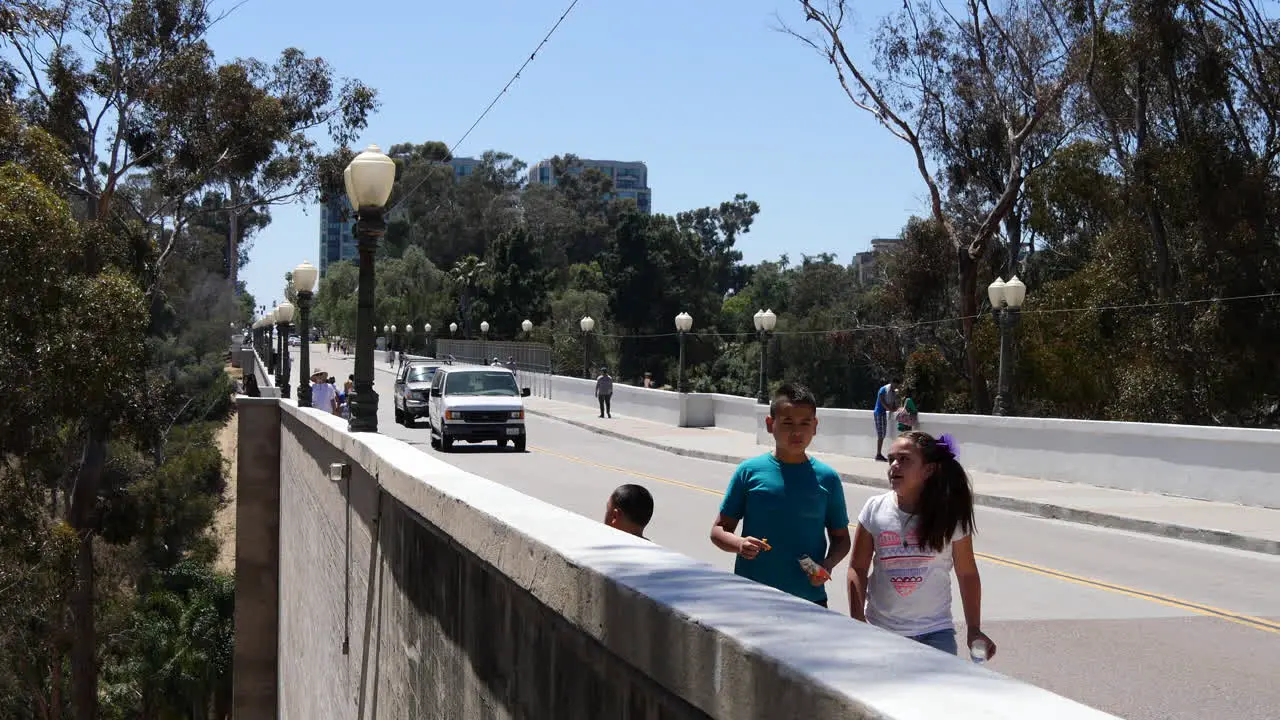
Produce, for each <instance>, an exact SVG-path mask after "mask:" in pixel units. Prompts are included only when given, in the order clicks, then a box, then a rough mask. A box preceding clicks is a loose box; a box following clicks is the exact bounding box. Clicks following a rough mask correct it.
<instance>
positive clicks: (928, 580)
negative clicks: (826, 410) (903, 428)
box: [849, 431, 996, 659]
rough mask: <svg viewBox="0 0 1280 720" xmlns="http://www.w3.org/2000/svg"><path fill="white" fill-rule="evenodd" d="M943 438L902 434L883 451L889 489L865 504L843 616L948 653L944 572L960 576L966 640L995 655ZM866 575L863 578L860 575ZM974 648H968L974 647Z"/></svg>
mask: <svg viewBox="0 0 1280 720" xmlns="http://www.w3.org/2000/svg"><path fill="white" fill-rule="evenodd" d="M957 449H958V448H957V447H956V444H955V441H954V440H953V439H952V438H951V436H950V435H943V436H942V437H940V438H936V439H935V438H934V437H933V436H932V435H930V434H928V433H924V432H919V431H911V432H905V433H903V434H902V435H901V436H899V437H898V439H897V440H894V442H893V446H892V447H891V448H890V450H889V485H890V486H891V487H892V488H893V489H892V490H891V491H889V492H887V493H885V494H883V495H877V496H876V497H873V498H871V499H870V500H868V501H867V504H866V505H865V506H863V508H862V512H861V513H860V514H859V515H858V529H857V532H856V534H855V536H854V539H853V553H852V555H850V557H849V605H850V607H849V614H850V615H852V616H853V618H854V619H855V620H862V621H864V622H868V623H870V624H872V625H875V626H876V627H881V628H884V629H886V630H889V631H892V632H895V633H897V634H899V635H905V636H906V637H909V638H911V639H913V640H916V641H918V642H921V643H924V644H925V645H928V646H930V647H933V648H937V649H938V650H942V651H943V652H947V653H951V654H952V655H955V654H956V652H957V650H958V648H957V643H956V630H955V623H954V622H953V621H952V619H951V571H952V569H954V570H955V573H956V578H957V579H958V580H959V581H960V583H959V584H960V600H961V603H962V604H963V605H964V619H965V626H966V628H967V630H968V635H969V637H968V642H967V643H966V644H967V645H968V646H969V648H970V651H971V652H972V653H973V654H974V657H975V658H980V659H985V658H990V657H993V656H995V654H996V645H995V643H993V642H991V638H989V637H987V636H986V635H985V634H983V632H982V579H981V578H980V577H979V576H978V565H977V562H976V561H975V560H974V558H973V537H972V533H973V530H974V523H973V492H972V490H971V489H970V487H969V477H968V475H966V474H965V471H964V468H963V467H961V466H960V463H959V461H958V460H957V459H956V456H957V454H958V453H957ZM868 572H870V577H868ZM975 646H976V647H975Z"/></svg>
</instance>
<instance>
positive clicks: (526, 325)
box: [520, 320, 533, 335]
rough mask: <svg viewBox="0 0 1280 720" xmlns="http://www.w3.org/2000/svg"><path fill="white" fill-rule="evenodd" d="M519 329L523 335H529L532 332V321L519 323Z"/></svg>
mask: <svg viewBox="0 0 1280 720" xmlns="http://www.w3.org/2000/svg"><path fill="white" fill-rule="evenodd" d="M520 329H521V330H523V331H524V334H525V335H528V334H529V333H531V332H533V321H532V320H525V321H524V322H521V323H520Z"/></svg>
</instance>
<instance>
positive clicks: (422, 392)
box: [391, 360, 442, 427]
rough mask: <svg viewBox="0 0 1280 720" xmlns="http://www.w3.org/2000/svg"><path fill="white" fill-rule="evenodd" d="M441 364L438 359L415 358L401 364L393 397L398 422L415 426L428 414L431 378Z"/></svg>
mask: <svg viewBox="0 0 1280 720" xmlns="http://www.w3.org/2000/svg"><path fill="white" fill-rule="evenodd" d="M441 364H442V363H440V362H439V361H437V360H413V361H411V362H407V363H405V364H403V365H401V366H400V370H399V372H397V373H396V384H395V389H394V390H393V391H392V399H391V402H392V404H393V405H395V409H396V422H398V423H400V424H401V425H404V426H405V427H413V424H414V422H415V421H417V419H418V418H420V417H426V416H427V401H428V400H429V399H430V396H431V380H432V379H433V378H434V377H435V374H436V369H437V368H439V367H440V365H441Z"/></svg>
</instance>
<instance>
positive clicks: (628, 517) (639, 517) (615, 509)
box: [604, 485, 653, 539]
mask: <svg viewBox="0 0 1280 720" xmlns="http://www.w3.org/2000/svg"><path fill="white" fill-rule="evenodd" d="M652 519H653V495H650V494H649V491H648V490H646V489H645V488H644V486H642V485H620V486H618V489H617V490H614V491H613V494H612V495H610V496H609V502H607V503H605V507H604V524H605V525H608V526H609V527H611V528H615V529H617V530H621V531H622V532H625V533H631V534H632V535H635V536H636V537H638V538H644V528H645V526H646V525H648V524H649V521H650V520H652ZM645 539H647V538H645Z"/></svg>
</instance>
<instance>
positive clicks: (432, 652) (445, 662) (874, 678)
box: [233, 398, 1112, 720]
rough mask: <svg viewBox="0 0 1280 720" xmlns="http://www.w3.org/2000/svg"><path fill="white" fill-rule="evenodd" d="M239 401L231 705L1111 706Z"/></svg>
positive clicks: (659, 709)
mask: <svg viewBox="0 0 1280 720" xmlns="http://www.w3.org/2000/svg"><path fill="white" fill-rule="evenodd" d="M239 413H240V431H239V432H240V442H241V445H240V453H239V456H238V468H239V472H240V488H241V494H240V498H239V505H238V511H237V512H238V522H237V577H239V578H242V580H241V581H240V582H238V583H237V595H236V603H237V605H236V635H235V638H236V649H235V668H236V677H235V683H234V688H235V698H234V708H233V713H234V715H235V716H236V717H264V716H270V717H317V718H319V717H333V716H335V713H336V712H338V710H337V709H340V708H342V709H345V710H343V712H344V713H347V714H350V715H352V716H353V717H372V716H373V715H377V716H379V717H411V716H419V717H447V718H458V719H459V720H469V719H470V718H482V717H493V716H495V715H501V716H513V717H514V716H523V717H547V718H621V717H665V718H673V719H675V718H679V719H680V720H684V719H686V718H688V719H690V720H692V719H694V718H726V719H728V718H732V719H733V720H755V719H757V718H758V719H760V720H766V719H768V720H773V719H775V718H783V717H813V718H835V717H839V718H850V719H852V720H859V719H864V718H865V719H868V720H869V719H871V718H876V719H877V720H937V718H940V717H946V718H948V719H949V720H977V719H978V718H983V719H988V720H989V719H999V720H1014V719H1015V718H1016V719H1018V720H1021V719H1023V718H1029V717H1034V718H1039V719H1041V720H1049V719H1054V720H1059V719H1060V720H1101V719H1103V718H1111V717H1112V716H1110V715H1107V714H1104V713H1102V712H1099V711H1097V710H1093V709H1091V708H1088V707H1085V706H1083V705H1080V704H1079V703H1076V702H1073V701H1071V700H1067V699H1065V698H1062V697H1060V696H1057V695H1054V694H1052V693H1050V692H1048V691H1045V690H1042V689H1039V688H1035V687H1032V686H1029V685H1026V684H1024V683H1021V682H1018V681H1016V680H1013V679H1011V678H1008V677H1005V676H1003V675H1000V674H998V673H995V672H992V671H991V670H989V669H986V668H983V667H979V666H975V665H973V664H972V663H970V662H968V661H967V660H962V659H960V658H957V657H955V656H949V655H946V654H944V653H940V652H937V651H936V650H933V649H931V648H928V647H925V646H924V645H921V644H919V643H916V642H913V641H911V640H909V639H906V638H903V637H899V636H897V635H893V634H891V633H889V632H886V631H882V630H879V629H876V628H873V627H871V626H869V625H866V624H864V623H858V622H854V621H852V620H850V619H849V618H848V617H845V616H844V615H842V614H840V613H837V612H832V611H829V610H825V609H823V608H820V607H818V606H816V605H814V604H812V603H809V602H805V601H803V600H799V599H797V598H794V597H792V596H790V595H786V594H784V593H781V592H778V591H776V590H774V589H772V588H769V587H766V586H764V585H759V584H757V583H753V582H750V581H748V580H745V579H743V578H740V577H737V576H735V575H732V574H730V573H728V572H725V571H723V570H719V569H717V568H714V567H712V566H710V565H707V564H705V563H702V562H699V561H696V560H693V559H691V558H689V557H686V556H684V555H681V554H678V553H675V552H672V551H670V550H667V549H664V548H662V547H660V546H658V545H655V544H653V543H650V542H647V541H644V540H640V539H639V538H635V537H632V536H630V535H626V534H624V533H620V532H618V531H615V530H613V529H612V528H609V527H606V526H605V525H603V524H601V523H599V522H596V521H591V520H588V519H586V518H584V517H582V516H580V515H576V514H574V513H571V512H569V511H567V510H563V509H560V508H557V507H554V506H552V505H549V504H546V503H543V502H541V501H539V500H536V499H533V498H530V497H528V496H525V495H523V494H521V493H519V492H516V491H515V490H512V489H510V488H508V487H505V486H503V485H500V484H498V483H494V482H491V481H489V480H486V479H484V478H481V477H478V476H475V475H472V474H470V473H467V472H464V471H462V470H460V469H458V468H456V467H453V466H451V465H448V464H446V463H444V462H442V461H440V460H437V459H435V458H433V457H431V456H429V455H424V454H423V453H421V452H420V451H419V450H418V449H416V448H413V447H411V446H409V445H406V444H405V443H402V442H400V441H398V440H394V439H392V438H389V437H386V436H381V435H376V434H369V433H350V432H348V431H347V429H346V424H345V423H343V422H342V421H341V420H340V419H338V418H335V417H333V416H332V415H327V414H324V413H321V412H319V411H317V410H314V409H309V408H307V409H302V408H298V407H297V405H296V404H295V403H294V402H293V401H290V400H275V401H269V400H262V399H257V398H244V399H242V400H241V401H240V410H239Z"/></svg>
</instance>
